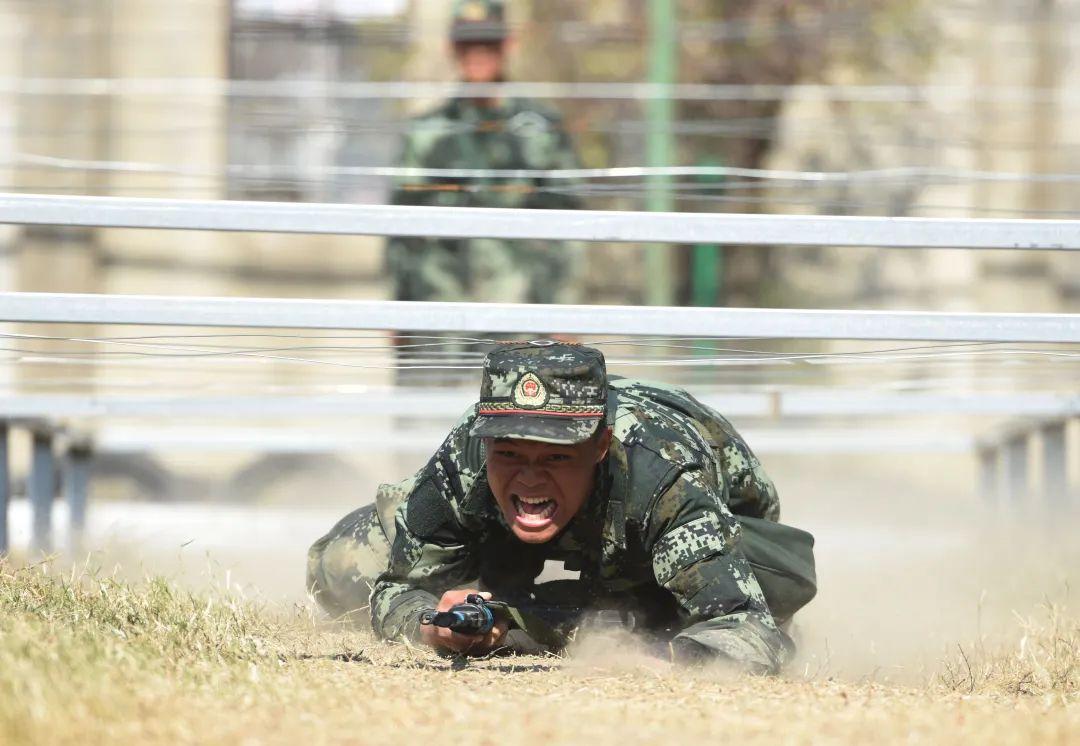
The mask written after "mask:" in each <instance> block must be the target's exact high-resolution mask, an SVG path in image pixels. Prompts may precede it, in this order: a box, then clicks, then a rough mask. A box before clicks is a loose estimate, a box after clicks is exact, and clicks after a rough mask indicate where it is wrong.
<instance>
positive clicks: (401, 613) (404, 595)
mask: <svg viewBox="0 0 1080 746" xmlns="http://www.w3.org/2000/svg"><path fill="white" fill-rule="evenodd" d="M438 602H439V599H438V598H436V597H435V596H434V595H433V594H431V593H428V592H427V591H424V590H420V589H419V588H412V587H410V586H408V585H404V584H400V583H390V582H385V581H380V582H379V583H376V585H375V590H374V591H372V594H371V628H372V630H374V631H375V634H376V635H378V636H379V637H380V638H382V639H384V640H402V639H404V640H410V641H417V640H419V639H420V612H421V611H423V610H424V609H431V608H434V607H435V606H436V605H437V604H438Z"/></svg>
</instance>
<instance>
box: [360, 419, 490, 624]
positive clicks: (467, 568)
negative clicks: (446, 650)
mask: <svg viewBox="0 0 1080 746" xmlns="http://www.w3.org/2000/svg"><path fill="white" fill-rule="evenodd" d="M464 426H465V427H467V425H464ZM461 427H463V426H459V427H458V428H457V429H456V430H455V431H454V432H453V433H451V435H450V437H449V438H448V439H447V441H446V443H444V444H443V446H442V447H441V448H440V449H439V451H438V453H436V454H435V456H434V457H433V458H432V459H431V461H429V462H428V464H427V466H425V467H424V469H422V470H421V471H420V473H419V474H418V475H417V478H416V483H415V486H414V487H413V490H412V492H411V493H409V496H408V497H407V498H406V499H405V502H404V503H403V504H402V506H401V507H400V508H399V509H398V511H397V514H396V515H395V521H394V522H395V526H396V528H397V533H396V535H395V536H394V542H393V545H392V546H391V549H390V566H389V568H388V569H387V571H386V572H384V573H383V574H382V575H380V576H379V578H378V580H377V581H376V583H375V587H374V589H373V590H372V593H371V623H372V629H373V630H374V631H375V633H376V634H377V635H378V636H380V637H382V638H383V639H389V640H393V639H402V638H406V639H412V640H415V639H417V638H418V637H419V616H420V611H421V610H422V609H426V608H433V607H434V606H435V605H436V603H437V602H438V599H439V597H440V596H441V595H442V593H443V592H444V591H446V590H448V589H450V588H455V587H460V586H462V585H464V584H466V583H468V582H470V581H473V580H475V579H476V577H477V572H478V571H477V560H476V553H475V551H474V549H473V546H474V541H473V537H472V536H471V535H470V532H469V531H467V530H466V529H465V528H464V527H463V526H462V525H461V522H460V520H459V516H458V512H457V507H458V506H459V505H460V504H461V499H462V489H461V482H462V480H461V478H460V477H461V475H460V474H459V473H457V470H456V467H455V464H456V463H457V461H458V460H459V458H460V452H459V450H458V448H457V446H458V443H459V441H460V439H461V438H460V436H461Z"/></svg>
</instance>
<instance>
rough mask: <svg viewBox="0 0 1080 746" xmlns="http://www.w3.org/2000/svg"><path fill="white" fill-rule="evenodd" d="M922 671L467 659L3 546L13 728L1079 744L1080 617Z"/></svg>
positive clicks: (612, 650)
mask: <svg viewBox="0 0 1080 746" xmlns="http://www.w3.org/2000/svg"><path fill="white" fill-rule="evenodd" d="M1040 620H1041V621H1039V623H1038V624H1027V625H1026V626H1024V627H1022V628H1021V629H1020V630H1019V632H1018V637H1017V640H1016V644H1015V645H1013V646H1012V647H1010V648H1008V649H1006V650H1000V651H998V650H991V649H980V648H977V647H976V648H964V649H963V653H962V654H960V652H959V651H958V652H957V655H956V656H955V657H954V658H950V660H949V661H948V662H947V664H946V665H945V666H944V667H943V669H942V673H941V674H940V675H939V676H938V677H936V678H934V679H932V680H928V681H927V682H926V684H925V685H924V686H921V687H897V686H889V685H884V684H880V683H873V682H859V683H848V682H841V681H836V680H831V679H828V678H814V677H810V678H806V677H800V676H797V675H795V674H794V673H793V674H789V675H788V676H781V677H777V678H752V677H731V676H728V675H719V674H718V673H717V672H715V671H712V670H709V669H702V670H686V669H678V668H674V667H672V666H670V665H668V664H666V663H664V662H662V661H657V660H656V659H655V658H651V657H649V656H647V655H645V654H644V653H642V652H641V651H635V648H634V646H633V645H632V643H630V642H629V641H627V640H625V639H621V640H616V641H614V643H612V642H611V641H603V640H598V641H593V642H588V643H583V646H582V648H581V649H580V650H579V651H578V652H577V654H575V655H573V656H572V657H571V658H569V659H564V658H554V657H526V656H514V657H503V658H492V659H488V660H481V661H469V662H462V661H456V660H451V659H446V658H441V657H439V656H437V655H434V654H432V653H431V652H429V651H427V650H417V649H410V648H407V647H405V646H401V645H388V644H385V643H380V642H376V641H374V640H372V639H370V638H369V637H366V636H364V635H361V634H358V633H355V632H351V631H348V630H344V629H341V628H337V627H333V626H327V625H323V624H320V623H318V622H317V621H315V620H314V618H313V616H312V614H311V613H310V611H309V610H308V609H306V608H299V607H298V608H295V609H292V610H282V609H267V608H261V607H260V606H258V605H256V604H252V603H249V602H246V601H243V600H240V599H237V598H235V597H232V596H229V595H227V594H216V595H215V594H195V593H191V592H188V591H184V590H181V589H180V588H178V587H177V586H175V585H174V584H172V583H169V582H166V581H164V580H160V579H150V580H147V581H145V582H140V583H138V584H134V585H133V584H127V583H122V582H119V581H117V580H114V579H112V578H108V577H100V576H94V575H93V574H81V575H80V574H68V575H64V576H60V575H57V574H54V573H53V572H51V571H50V570H49V569H48V568H47V567H45V566H38V567H33V568H24V569H15V568H13V567H11V566H10V565H7V564H0V743H4V744H30V743H33V744H41V743H56V744H68V743H79V744H98V743H101V744H105V743H109V744H111V743H127V742H134V743H151V744H153V743H245V744H262V743H295V742H302V743H304V744H322V743H381V744H385V743H395V742H402V741H407V742H412V743H415V742H424V741H428V740H436V739H438V740H442V739H467V740H468V741H469V742H475V743H480V744H485V743H500V744H504V743H525V744H532V743H537V744H539V743H544V744H549V743H579V742H586V743H589V744H590V746H603V745H604V744H616V743H617V744H638V743H657V742H660V743H676V742H693V741H702V742H704V741H706V740H710V741H712V740H716V739H722V740H737V741H738V742H740V743H770V744H772V743H815V744H818V743H824V744H831V743H837V744H840V743H843V744H847V743H863V742H869V741H873V742H875V743H914V742H918V743H979V744H984V743H995V744H996V743H1001V744H1007V743H1060V744H1067V743H1075V742H1078V739H1080V693H1078V686H1077V652H1078V650H1080V647H1078V645H1077V641H1078V640H1080V625H1078V622H1077V620H1076V619H1075V618H1073V617H1070V616H1068V614H1066V613H1065V611H1064V610H1062V609H1055V610H1053V613H1044V614H1043V615H1042V616H1041V617H1040Z"/></svg>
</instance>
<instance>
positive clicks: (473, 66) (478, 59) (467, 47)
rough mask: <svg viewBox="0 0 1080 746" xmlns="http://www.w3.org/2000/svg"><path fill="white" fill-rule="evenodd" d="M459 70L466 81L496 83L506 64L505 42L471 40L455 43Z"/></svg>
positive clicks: (455, 56)
mask: <svg viewBox="0 0 1080 746" xmlns="http://www.w3.org/2000/svg"><path fill="white" fill-rule="evenodd" d="M454 59H456V60H457V65H458V72H459V73H460V75H461V79H462V81H464V82H466V83H495V82H498V81H500V80H502V78H503V68H504V66H505V65H506V44H505V43H504V42H469V43H464V44H455V45H454Z"/></svg>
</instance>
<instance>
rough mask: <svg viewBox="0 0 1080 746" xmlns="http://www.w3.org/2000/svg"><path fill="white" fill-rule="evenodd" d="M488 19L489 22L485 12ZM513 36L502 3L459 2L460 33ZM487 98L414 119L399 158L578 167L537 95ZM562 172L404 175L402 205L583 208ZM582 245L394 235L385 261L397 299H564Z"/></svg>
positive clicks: (434, 163)
mask: <svg viewBox="0 0 1080 746" xmlns="http://www.w3.org/2000/svg"><path fill="white" fill-rule="evenodd" d="M485 19H488V20H485ZM505 34H506V30H505V25H504V23H503V8H502V3H497V2H492V1H491V0H479V1H478V0H466V1H465V2H461V3H458V4H457V6H456V8H455V22H454V26H453V27H452V36H453V38H454V39H455V40H456V41H470V40H471V41H491V40H498V39H501V38H502V37H504V36H505ZM487 103H488V102H485V103H480V102H477V101H474V100H472V99H465V98H455V99H452V100H450V101H447V102H446V103H444V104H442V105H441V106H439V107H438V108H436V109H435V110H434V111H432V112H430V113H428V114H425V115H423V116H420V117H418V118H416V119H415V120H413V122H412V123H411V126H410V128H409V131H408V133H407V135H406V137H405V143H404V148H403V153H402V156H401V165H403V166H406V167H414V168H423V169H484V170H488V169H492V170H514V171H522V170H529V171H537V170H540V171H543V170H555V169H573V168H577V167H578V162H577V157H576V156H575V154H574V149H573V147H572V145H571V143H570V138H569V137H568V136H567V134H566V132H565V131H564V130H563V127H562V122H561V120H560V118H559V116H558V114H556V113H555V112H554V111H552V110H550V109H548V108H547V107H544V106H542V105H540V104H538V103H536V102H534V101H529V100H524V99H508V100H502V101H496V102H491V103H490V105H486V104H487ZM571 186H572V185H571V184H570V183H569V182H568V181H566V180H563V179H559V180H553V179H546V178H538V177H532V176H516V177H512V178H506V177H502V178H492V177H486V178H450V177H438V178H436V177H425V176H416V177H406V178H401V179H399V180H398V181H397V183H396V184H395V189H394V193H393V196H392V198H391V201H392V202H393V204H396V205H428V206H443V207H506V208H530V209H578V208H579V207H580V206H581V205H580V203H579V201H578V199H577V198H575V197H573V196H570V195H568V194H567V193H566V191H565V190H566V188H567V187H571ZM581 253H582V252H581V247H580V244H574V243H558V242H552V241H506V240H500V239H491V238H463V239H445V238H394V239H391V240H390V241H389V243H388V247H387V262H388V268H389V270H390V273H391V275H392V276H393V278H394V287H395V291H394V294H395V298H396V299H397V300H413V301H417V300H427V301H477V302H505V303H567V302H573V301H575V300H576V295H575V293H574V290H573V288H574V283H573V279H574V278H575V277H577V276H578V273H577V271H576V265H577V263H578V262H579V258H580V256H581Z"/></svg>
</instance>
